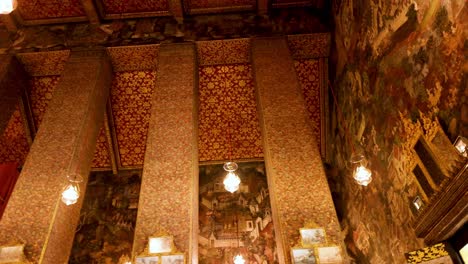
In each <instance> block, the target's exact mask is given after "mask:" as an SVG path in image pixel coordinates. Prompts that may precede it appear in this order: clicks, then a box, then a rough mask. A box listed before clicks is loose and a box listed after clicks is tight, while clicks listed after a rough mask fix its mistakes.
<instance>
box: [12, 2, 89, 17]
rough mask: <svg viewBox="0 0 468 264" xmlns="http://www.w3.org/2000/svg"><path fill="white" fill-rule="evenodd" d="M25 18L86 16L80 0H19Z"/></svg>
mask: <svg viewBox="0 0 468 264" xmlns="http://www.w3.org/2000/svg"><path fill="white" fill-rule="evenodd" d="M18 11H19V13H20V14H21V17H22V18H23V19H24V20H36V19H50V18H64V17H79V16H85V12H84V9H83V7H82V6H81V1H80V0H66V1H63V0H18Z"/></svg>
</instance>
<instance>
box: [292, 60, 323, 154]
mask: <svg viewBox="0 0 468 264" xmlns="http://www.w3.org/2000/svg"><path fill="white" fill-rule="evenodd" d="M294 67H295V69H296V73H297V76H298V78H299V82H300V83H301V89H302V93H303V95H304V100H305V104H306V108H307V112H308V114H309V118H310V124H311V126H312V130H313V133H314V135H315V138H316V139H317V144H318V146H319V149H320V144H321V143H320V142H321V114H320V112H321V109H320V107H321V102H320V90H321V85H322V83H323V80H322V78H321V76H322V75H321V72H320V61H319V60H315V59H309V60H296V61H294Z"/></svg>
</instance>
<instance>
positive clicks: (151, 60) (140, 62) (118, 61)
mask: <svg viewBox="0 0 468 264" xmlns="http://www.w3.org/2000/svg"><path fill="white" fill-rule="evenodd" d="M158 52H159V45H141V46H126V47H110V48H108V49H107V53H108V54H109V57H110V59H111V62H112V68H113V70H114V72H122V71H144V70H155V69H156V66H157V65H158Z"/></svg>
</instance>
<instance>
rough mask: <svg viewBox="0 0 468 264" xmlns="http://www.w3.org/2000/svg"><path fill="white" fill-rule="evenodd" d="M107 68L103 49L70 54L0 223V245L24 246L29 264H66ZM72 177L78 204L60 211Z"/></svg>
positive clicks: (99, 120)
mask: <svg viewBox="0 0 468 264" xmlns="http://www.w3.org/2000/svg"><path fill="white" fill-rule="evenodd" d="M111 81H112V69H111V65H110V63H109V61H108V59H107V55H106V52H105V51H104V50H97V51H80V52H72V53H71V56H70V59H69V61H68V62H67V64H66V66H65V69H64V72H63V73H62V77H61V80H60V83H59V84H58V86H57V88H56V90H55V92H54V95H53V98H52V100H51V102H50V104H49V107H48V109H47V111H46V113H45V115H44V119H43V121H42V123H41V128H40V129H39V131H38V133H37V135H36V138H35V140H34V142H33V145H32V146H31V150H30V152H29V155H28V157H27V159H26V162H25V164H24V167H23V170H22V172H21V175H20V176H19V178H18V181H17V183H16V186H15V189H14V191H13V193H12V195H11V197H10V201H9V203H8V205H7V207H6V210H5V213H4V215H3V218H2V219H1V220H0V245H8V244H11V243H16V244H18V243H24V244H26V248H25V251H26V256H27V257H28V260H29V261H31V262H32V263H66V262H67V261H68V256H69V254H70V250H71V247H72V243H73V238H74V235H75V228H76V227H77V224H78V220H79V214H80V208H81V204H82V202H83V195H84V193H85V188H86V181H87V177H88V174H89V172H90V168H91V160H92V158H93V153H94V148H95V144H96V138H97V134H98V129H99V127H100V125H101V124H102V119H103V117H104V111H105V106H106V101H107V97H108V94H109V88H110V85H111ZM71 173H78V174H80V175H81V176H83V178H84V179H85V180H84V182H83V183H82V184H81V186H80V187H81V197H80V199H79V200H78V203H77V204H75V205H71V206H66V205H65V204H64V203H62V202H61V192H62V189H63V187H64V186H65V185H66V183H67V178H66V176H67V175H69V174H71Z"/></svg>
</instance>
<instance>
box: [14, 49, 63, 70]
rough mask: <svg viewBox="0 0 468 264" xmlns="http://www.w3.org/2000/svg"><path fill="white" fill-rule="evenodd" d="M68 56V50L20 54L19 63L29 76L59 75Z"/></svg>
mask: <svg viewBox="0 0 468 264" xmlns="http://www.w3.org/2000/svg"><path fill="white" fill-rule="evenodd" d="M69 56H70V51H69V50H60V51H50V52H31V53H20V54H18V55H17V57H18V59H19V61H20V62H21V63H22V64H23V65H24V67H25V69H26V71H27V72H28V73H29V74H30V75H31V76H46V75H60V74H61V73H62V72H63V69H64V68H65V63H66V62H67V60H68V57H69Z"/></svg>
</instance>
